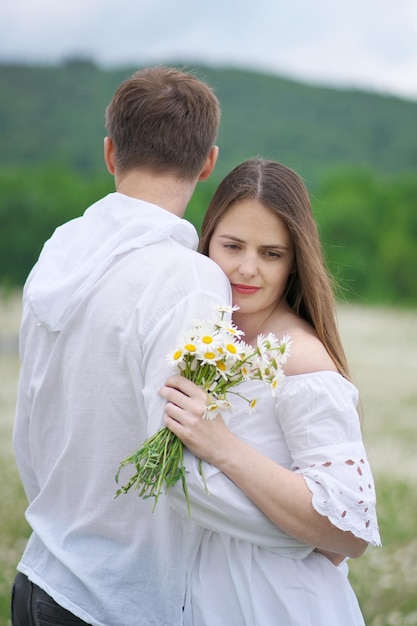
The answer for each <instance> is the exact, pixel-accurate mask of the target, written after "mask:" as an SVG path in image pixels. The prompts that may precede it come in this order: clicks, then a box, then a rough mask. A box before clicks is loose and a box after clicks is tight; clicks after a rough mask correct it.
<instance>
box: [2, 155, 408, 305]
mask: <svg viewBox="0 0 417 626" xmlns="http://www.w3.org/2000/svg"><path fill="white" fill-rule="evenodd" d="M216 184H217V181H216V179H213V180H208V181H206V182H204V183H199V185H198V186H197V189H196V192H195V194H194V197H193V199H192V200H191V202H190V204H189V207H188V209H187V212H186V218H187V219H189V220H190V221H191V222H192V223H193V224H194V225H195V227H196V228H197V230H198V231H199V230H200V227H201V223H202V219H203V216H204V212H205V209H206V207H207V205H208V203H209V201H210V198H211V195H212V194H213V192H214V189H215V186H216ZM112 191H114V187H113V180H112V178H111V177H110V176H109V175H107V174H103V173H102V174H90V175H88V176H87V175H83V174H81V173H79V172H78V173H77V172H74V171H70V170H68V169H67V168H63V167H59V166H51V165H50V166H42V167H38V168H13V169H6V170H5V169H3V170H2V171H1V172H0V224H1V228H0V285H1V286H2V287H3V288H12V287H18V286H21V285H22V284H23V283H24V281H25V279H26V277H27V275H28V272H29V271H30V269H31V267H32V266H33V264H34V262H35V261H36V259H37V257H38V255H39V253H40V251H41V248H42V245H43V243H44V242H45V241H46V240H47V239H48V238H49V237H50V236H51V234H52V233H53V231H54V229H55V228H56V227H57V226H59V225H60V224H62V223H64V222H65V221H67V220H69V219H72V218H75V217H78V216H79V215H81V214H82V213H83V212H84V210H85V209H86V208H87V207H88V206H89V205H90V204H91V203H93V202H94V201H96V200H97V199H99V198H100V197H102V196H103V195H105V194H107V193H110V192H112ZM310 194H311V198H312V205H313V210H314V213H315V217H316V220H317V222H318V225H319V229H320V234H321V238H322V242H323V246H324V250H325V255H326V259H327V262H328V266H329V270H330V272H331V274H332V275H333V276H334V278H335V282H336V284H337V286H338V290H337V295H338V298H339V299H342V300H345V301H358V302H361V303H364V304H389V305H416V304H417V276H416V268H417V245H416V244H417V210H416V208H417V207H416V203H417V200H416V198H417V179H416V177H415V176H413V175H411V174H409V175H401V176H395V177H391V178H387V177H381V176H378V175H376V174H375V173H373V172H371V171H365V170H362V169H361V170H346V169H341V170H339V171H338V172H333V174H331V175H328V176H327V177H325V178H324V179H323V180H322V181H321V182H319V183H317V184H316V185H315V186H314V189H312V190H311V192H310Z"/></svg>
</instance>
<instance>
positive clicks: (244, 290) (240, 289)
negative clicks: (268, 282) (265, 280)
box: [232, 284, 260, 294]
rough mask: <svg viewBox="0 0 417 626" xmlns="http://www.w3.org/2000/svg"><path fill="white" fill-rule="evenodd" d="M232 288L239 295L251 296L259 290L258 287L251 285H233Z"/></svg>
mask: <svg viewBox="0 0 417 626" xmlns="http://www.w3.org/2000/svg"><path fill="white" fill-rule="evenodd" d="M232 287H233V289H235V290H236V291H237V293H240V294H253V293H256V292H257V291H259V289H260V287H253V286H251V285H239V284H233V285H232Z"/></svg>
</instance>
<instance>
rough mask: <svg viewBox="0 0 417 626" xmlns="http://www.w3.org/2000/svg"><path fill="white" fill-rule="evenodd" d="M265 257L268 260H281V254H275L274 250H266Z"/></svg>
mask: <svg viewBox="0 0 417 626" xmlns="http://www.w3.org/2000/svg"><path fill="white" fill-rule="evenodd" d="M265 256H266V257H267V258H268V259H279V258H281V254H280V253H279V252H274V251H273V250H266V252H265Z"/></svg>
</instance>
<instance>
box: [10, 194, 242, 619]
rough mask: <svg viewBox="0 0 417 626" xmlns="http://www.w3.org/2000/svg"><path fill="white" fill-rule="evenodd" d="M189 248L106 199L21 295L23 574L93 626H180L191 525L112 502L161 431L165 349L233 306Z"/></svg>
mask: <svg viewBox="0 0 417 626" xmlns="http://www.w3.org/2000/svg"><path fill="white" fill-rule="evenodd" d="M196 245H197V234H196V232H195V229H194V228H193V227H192V226H191V225H190V224H189V223H188V222H185V221H184V220H181V219H179V218H178V217H176V216H175V215H172V214H171V213H169V212H167V211H165V210H163V209H161V208H160V207H157V206H154V205H151V204H148V203H145V202H141V201H138V200H135V199H133V198H130V197H127V196H124V195H122V194H120V193H113V194H110V195H108V196H107V197H105V198H104V199H102V200H100V201H99V202H97V203H96V204H94V205H92V206H91V207H90V208H89V209H88V210H87V211H86V213H85V214H84V215H83V216H82V217H81V218H78V219H75V220H72V221H71V222H68V223H67V224H65V225H64V226H62V227H60V228H58V229H57V230H56V231H55V233H54V235H53V236H52V237H51V239H50V240H49V241H48V242H47V243H46V244H45V246H44V249H43V251H42V253H41V256H40V258H39V261H38V263H37V264H36V266H35V267H34V269H33V270H32V272H31V274H30V276H29V278H28V281H27V284H26V286H25V290H24V310H23V319H22V327H21V338H20V346H21V375H20V381H19V392H18V404H17V413H16V421H15V429H14V435H13V437H14V446H15V453H16V458H17V463H18V466H19V470H20V473H21V477H22V481H23V484H24V487H25V490H26V493H27V496H28V499H29V506H28V509H27V512H26V516H27V520H28V522H29V524H30V526H31V528H32V529H33V533H32V535H31V537H30V540H29V542H28V545H27V548H26V550H25V552H24V554H23V556H22V559H21V561H20V563H19V565H18V569H19V570H20V571H22V572H24V573H25V574H26V575H27V576H28V577H29V578H30V579H31V580H32V581H33V582H35V583H36V584H38V585H39V586H41V587H42V588H43V589H45V590H46V592H47V593H49V594H50V595H51V596H52V597H53V598H54V599H55V600H56V602H58V603H59V604H60V605H62V606H63V607H65V608H66V609H68V610H69V611H71V612H72V613H74V614H75V615H77V616H78V617H80V618H81V619H83V620H84V621H86V622H87V623H89V624H93V625H95V626H140V625H143V626H145V625H146V626H151V625H155V626H164V625H166V626H168V625H169V626H173V625H177V624H181V623H182V607H183V602H184V591H185V562H186V559H187V556H188V545H189V535H188V527H187V524H188V523H189V522H188V521H187V519H183V518H181V517H180V516H179V514H177V513H176V512H175V511H174V510H173V509H171V508H170V507H169V505H168V502H167V499H166V498H165V497H163V496H162V497H161V498H160V499H159V502H158V504H157V507H156V509H155V512H154V513H152V507H153V501H152V500H151V501H150V500H143V499H140V498H138V497H136V495H135V493H134V492H129V493H128V494H126V495H121V496H120V497H118V498H116V499H115V498H114V496H115V492H116V488H117V485H116V483H115V473H116V471H117V469H118V466H119V463H120V461H121V460H122V459H123V458H124V457H126V456H127V455H128V454H129V453H130V452H132V451H133V450H134V449H135V448H136V447H138V445H140V443H142V442H143V441H144V440H145V439H146V438H147V437H148V436H149V435H150V434H152V433H153V432H155V431H156V430H157V429H158V428H159V427H161V426H162V425H163V412H164V402H163V400H162V399H161V398H160V397H159V395H158V392H157V390H158V388H159V387H160V386H161V385H162V384H163V383H164V382H165V380H166V378H167V377H168V375H169V374H170V372H171V370H170V369H169V367H168V364H167V361H166V355H167V353H168V351H169V350H171V349H173V348H174V347H175V346H176V345H177V341H178V339H179V335H180V333H181V332H182V331H183V330H188V329H189V328H190V327H191V324H192V322H193V320H195V319H204V318H208V317H210V318H212V317H213V314H214V308H213V305H218V304H228V303H230V286H229V283H228V281H227V279H226V277H225V276H224V274H223V272H222V271H221V270H220V269H219V268H218V267H217V266H216V265H215V264H214V263H213V262H212V261H211V260H210V259H208V258H207V257H204V256H202V255H200V254H197V253H196V252H195V248H196ZM132 474H133V466H130V469H129V467H128V468H126V470H125V473H123V474H122V476H121V479H120V480H121V481H122V483H124V482H125V479H127V478H129V477H130V475H132ZM190 524H191V523H190Z"/></svg>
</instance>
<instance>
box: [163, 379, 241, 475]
mask: <svg viewBox="0 0 417 626" xmlns="http://www.w3.org/2000/svg"><path fill="white" fill-rule="evenodd" d="M159 394H160V395H161V396H162V397H163V398H165V400H166V401H167V404H166V407H165V425H166V426H167V427H168V428H169V429H170V430H172V432H173V433H175V434H176V435H177V437H178V438H179V439H181V441H182V442H183V444H184V445H185V446H186V447H187V448H188V449H189V450H190V451H191V452H192V453H193V454H194V455H195V456H196V457H198V458H199V459H202V460H203V461H207V462H208V463H212V464H213V465H217V464H218V463H219V462H220V460H221V458H222V457H223V456H224V455H227V453H228V449H229V446H230V445H233V440H234V439H236V438H235V436H234V435H233V434H232V433H231V432H230V430H229V429H228V428H227V426H226V424H225V423H224V421H223V419H222V417H221V416H220V415H219V414H217V416H216V417H215V418H214V419H211V420H208V419H203V415H204V414H205V412H206V408H207V405H208V402H209V396H208V395H207V393H206V392H205V391H203V389H201V388H200V387H198V386H197V385H196V384H195V383H193V382H191V381H190V380H187V379H186V378H184V377H183V376H172V377H171V378H169V379H168V380H167V381H166V383H165V385H164V386H163V387H161V388H160V390H159Z"/></svg>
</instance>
